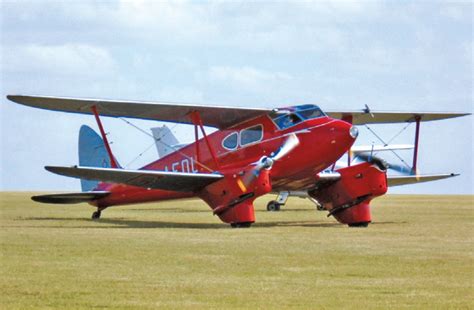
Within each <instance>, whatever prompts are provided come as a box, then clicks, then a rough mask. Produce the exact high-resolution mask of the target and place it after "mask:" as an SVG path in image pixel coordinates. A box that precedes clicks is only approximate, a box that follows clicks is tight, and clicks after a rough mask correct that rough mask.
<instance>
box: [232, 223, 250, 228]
mask: <svg viewBox="0 0 474 310" xmlns="http://www.w3.org/2000/svg"><path fill="white" fill-rule="evenodd" d="M251 225H252V222H242V223H231V224H230V227H232V228H249V227H250V226H251Z"/></svg>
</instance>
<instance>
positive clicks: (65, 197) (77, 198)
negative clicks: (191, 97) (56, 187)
mask: <svg viewBox="0 0 474 310" xmlns="http://www.w3.org/2000/svg"><path fill="white" fill-rule="evenodd" d="M109 194H110V192H103V191H96V192H81V193H67V194H51V195H39V196H33V197H31V199H33V200H34V201H37V202H42V203H58V204H73V203H81V202H89V201H94V200H97V199H100V198H104V197H106V196H108V195H109Z"/></svg>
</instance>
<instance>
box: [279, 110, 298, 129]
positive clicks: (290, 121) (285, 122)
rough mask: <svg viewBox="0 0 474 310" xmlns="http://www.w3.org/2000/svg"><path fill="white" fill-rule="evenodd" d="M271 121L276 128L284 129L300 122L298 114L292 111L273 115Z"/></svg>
mask: <svg viewBox="0 0 474 310" xmlns="http://www.w3.org/2000/svg"><path fill="white" fill-rule="evenodd" d="M273 121H274V122H275V124H276V125H277V126H278V128H280V129H285V128H288V127H291V126H294V125H296V124H298V123H300V122H301V121H302V120H301V118H300V117H299V116H298V115H296V114H294V113H288V114H283V115H279V116H277V117H275V118H274V119H273Z"/></svg>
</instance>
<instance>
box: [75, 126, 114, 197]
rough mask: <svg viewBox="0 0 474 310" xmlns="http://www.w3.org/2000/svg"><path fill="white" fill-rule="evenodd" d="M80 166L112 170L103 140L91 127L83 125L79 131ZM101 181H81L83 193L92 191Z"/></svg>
mask: <svg viewBox="0 0 474 310" xmlns="http://www.w3.org/2000/svg"><path fill="white" fill-rule="evenodd" d="M79 165H80V166H85V167H102V168H110V167H111V165H110V158H109V155H108V154H107V150H106V149H105V146H104V141H103V140H102V138H101V137H100V136H99V135H98V134H97V133H96V132H95V131H94V130H93V129H92V128H90V127H89V126H86V125H82V126H81V129H80V131H79ZM98 184H99V181H90V180H81V188H82V191H83V192H88V191H92V190H93V189H95V188H96V187H97V185H98Z"/></svg>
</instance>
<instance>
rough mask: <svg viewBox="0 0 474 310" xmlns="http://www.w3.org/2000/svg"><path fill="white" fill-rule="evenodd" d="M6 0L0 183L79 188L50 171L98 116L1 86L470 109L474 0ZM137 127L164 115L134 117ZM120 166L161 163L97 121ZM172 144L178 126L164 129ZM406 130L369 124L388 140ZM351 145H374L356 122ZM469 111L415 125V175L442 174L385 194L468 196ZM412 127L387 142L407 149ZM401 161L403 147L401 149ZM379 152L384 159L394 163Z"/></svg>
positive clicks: (56, 92)
mask: <svg viewBox="0 0 474 310" xmlns="http://www.w3.org/2000/svg"><path fill="white" fill-rule="evenodd" d="M0 5H1V13H0V14H1V15H0V17H1V53H0V71H1V80H0V91H1V99H0V118H1V125H0V130H1V132H0V134H1V141H0V143H1V144H0V147H1V152H0V163H1V165H0V190H8V191H11V190H23V191H39V190H48V191H77V190H79V189H80V185H79V181H78V180H76V179H69V178H66V177H62V176H58V175H54V174H51V173H49V172H47V171H45V170H44V168H43V167H44V166H46V165H74V164H77V162H78V158H77V152H78V150H77V138H78V132H79V128H80V126H81V125H82V124H87V125H89V126H91V127H93V128H97V127H96V124H95V122H94V119H93V117H91V116H81V115H74V114H66V113H58V112H50V111H43V110H38V109H33V108H28V107H24V106H20V105H17V104H14V103H12V102H9V101H8V100H6V98H5V97H6V95H7V94H29V95H49V96H71V97H86V98H104V99H124V100H126V99H129V100H148V101H167V102H184V103H199V104H207V105H210V106H212V105H213V104H214V105H217V104H218V105H228V106H244V107H245V106H246V107H282V106H288V105H296V104H318V105H319V106H320V107H321V108H322V109H323V110H324V109H328V110H336V109H341V110H348V109H350V110H353V109H362V108H364V105H366V104H367V105H368V106H369V107H370V108H371V109H373V110H397V111H454V112H469V113H472V112H473V33H472V26H473V25H472V20H473V5H472V3H471V2H470V1H465V2H463V1H444V2H437V1H357V2H353V1H327V2H326V1H317V2H310V1H304V2H303V1H275V2H270V1H254V2H250V1H242V2H238V1H232V2H230V1H226V2H223V1H212V2H205V1H172V2H159V1H9V0H0ZM130 121H131V122H132V123H133V124H134V125H136V126H139V127H140V128H142V129H144V130H148V129H149V128H151V127H154V126H161V125H162V123H158V122H150V121H141V120H132V119H130ZM103 122H104V126H105V127H106V130H107V131H108V132H109V139H110V140H111V141H112V149H113V150H114V153H115V156H116V157H117V158H118V160H119V161H120V162H121V164H122V165H124V166H126V167H127V168H138V167H140V166H143V165H144V164H146V163H147V162H150V161H152V160H155V159H156V157H157V154H156V150H155V149H154V147H153V140H152V139H151V138H150V137H148V136H147V135H144V134H143V133H141V132H140V131H138V130H137V129H135V128H133V127H132V126H130V125H128V124H126V123H125V122H124V121H123V120H120V119H113V118H104V119H103ZM168 126H169V127H170V128H171V129H172V131H173V132H174V133H175V134H176V136H177V137H178V139H179V140H180V141H183V142H186V141H191V140H192V138H193V131H192V130H191V128H190V127H189V126H186V125H173V124H168ZM403 127H404V125H379V126H374V127H373V129H374V130H376V131H377V133H378V134H379V135H380V136H381V137H383V138H384V139H385V140H389V139H390V138H391V137H392V136H393V135H395V134H396V133H397V132H398V131H399V130H401V129H402V128H403ZM360 131H361V134H360V136H359V139H358V141H357V142H356V144H372V143H378V142H379V141H378V140H377V139H376V138H375V137H374V136H373V135H372V134H371V133H370V132H369V131H368V130H367V129H366V128H364V127H362V128H360ZM472 133H473V119H472V116H469V117H464V118H459V119H454V120H444V121H439V122H431V123H424V124H422V126H421V143H420V158H419V170H420V172H421V173H439V172H449V173H451V172H456V173H461V176H459V177H456V178H454V179H450V180H443V181H438V182H433V183H426V184H419V185H413V186H405V187H398V188H393V189H390V191H389V192H390V193H413V194H473V192H474V189H473V170H474V169H473V165H474V162H473V159H472V155H473V141H472ZM413 138H414V126H409V127H408V128H407V129H406V130H405V131H403V133H402V134H401V135H400V136H399V137H398V138H397V139H395V140H394V143H413ZM400 154H401V155H402V156H403V158H405V159H406V160H407V161H410V160H411V159H410V158H411V152H407V151H403V152H401V153H400ZM390 156H391V155H387V157H388V158H387V159H389V160H395V158H392V157H393V156H392V157H390Z"/></svg>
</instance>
